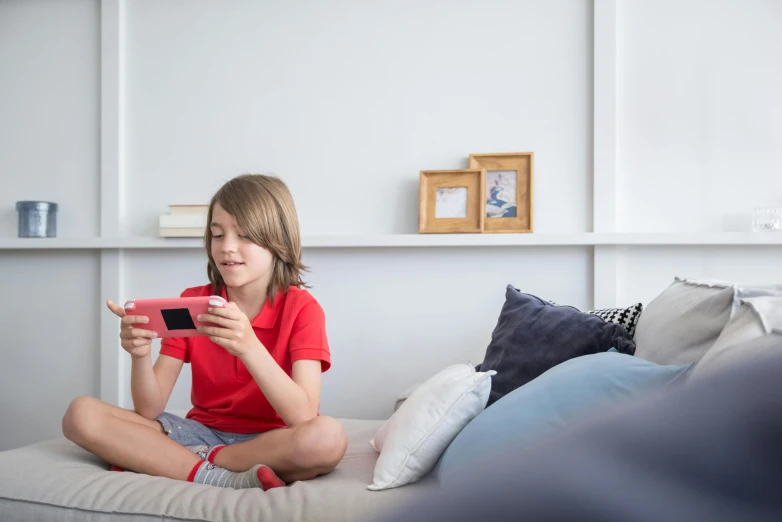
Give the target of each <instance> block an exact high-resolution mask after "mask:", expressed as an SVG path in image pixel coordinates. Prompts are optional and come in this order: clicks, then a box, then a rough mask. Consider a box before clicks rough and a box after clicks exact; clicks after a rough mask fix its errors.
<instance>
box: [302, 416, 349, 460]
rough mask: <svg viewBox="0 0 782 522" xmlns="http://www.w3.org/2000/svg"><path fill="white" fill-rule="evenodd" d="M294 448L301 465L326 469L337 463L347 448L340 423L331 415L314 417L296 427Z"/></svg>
mask: <svg viewBox="0 0 782 522" xmlns="http://www.w3.org/2000/svg"><path fill="white" fill-rule="evenodd" d="M296 439H297V440H296V444H295V446H296V450H297V451H295V452H294V455H295V456H296V455H298V456H299V457H300V458H301V459H302V461H303V462H301V465H302V467H311V468H317V469H328V470H329V471H330V470H331V469H333V468H335V467H336V466H337V464H339V461H340V460H342V457H343V456H344V455H345V451H346V449H347V444H348V443H347V437H346V436H345V431H344V430H343V429H342V425H341V424H340V423H339V422H338V421H337V420H335V419H333V418H331V417H316V418H314V419H312V420H311V421H309V422H307V423H305V424H303V425H302V426H299V427H298V433H297V437H296Z"/></svg>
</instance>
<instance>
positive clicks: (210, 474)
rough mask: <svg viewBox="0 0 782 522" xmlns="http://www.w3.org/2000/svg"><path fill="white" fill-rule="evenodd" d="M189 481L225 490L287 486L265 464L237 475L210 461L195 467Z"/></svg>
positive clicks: (266, 488)
mask: <svg viewBox="0 0 782 522" xmlns="http://www.w3.org/2000/svg"><path fill="white" fill-rule="evenodd" d="M187 480H188V481H190V482H197V483H199V484H209V485H211V486H219V487H223V488H234V489H244V488H262V489H263V490H264V491H266V490H268V489H272V488H278V487H281V486H284V485H285V482H283V481H282V480H280V478H279V477H278V476H277V475H276V474H275V473H274V471H272V469H271V468H270V467H269V466H264V465H263V464H258V465H256V466H254V467H253V468H252V469H250V470H247V471H244V472H241V473H237V472H235V471H229V470H227V469H225V468H221V467H218V466H215V465H214V464H212V463H210V462H208V461H202V462H199V463H198V464H196V465H195V466H193V470H192V471H191V472H190V476H189V477H187Z"/></svg>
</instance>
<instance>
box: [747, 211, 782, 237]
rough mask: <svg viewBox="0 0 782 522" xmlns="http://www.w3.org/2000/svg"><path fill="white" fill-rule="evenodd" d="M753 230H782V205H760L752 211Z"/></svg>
mask: <svg viewBox="0 0 782 522" xmlns="http://www.w3.org/2000/svg"><path fill="white" fill-rule="evenodd" d="M752 231H753V232H782V207H758V208H755V209H753V211H752Z"/></svg>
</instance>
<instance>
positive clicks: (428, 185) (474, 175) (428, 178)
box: [418, 169, 486, 234]
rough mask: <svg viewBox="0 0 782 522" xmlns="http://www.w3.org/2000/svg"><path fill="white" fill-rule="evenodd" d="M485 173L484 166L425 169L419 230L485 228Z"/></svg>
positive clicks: (471, 230) (475, 230)
mask: <svg viewBox="0 0 782 522" xmlns="http://www.w3.org/2000/svg"><path fill="white" fill-rule="evenodd" d="M485 174H486V173H485V172H484V171H483V170H482V169H462V170H422V171H421V178H420V184H419V201H418V233H419V234H451V233H463V234H470V233H473V234H480V233H481V232H483V222H484V219H483V216H484V214H485V212H484V209H483V202H484V200H485V199H486V194H485V187H486V179H485Z"/></svg>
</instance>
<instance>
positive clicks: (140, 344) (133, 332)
mask: <svg viewBox="0 0 782 522" xmlns="http://www.w3.org/2000/svg"><path fill="white" fill-rule="evenodd" d="M106 306H108V307H109V310H111V312H112V313H113V314H114V315H116V316H117V317H119V318H120V319H121V321H120V330H119V338H120V339H122V348H124V349H125V351H126V352H128V353H129V354H130V355H131V356H132V357H135V358H138V359H141V358H143V357H146V356H147V355H149V352H150V351H151V350H152V339H154V338H155V337H157V334H156V333H155V332H153V331H152V330H142V329H140V328H133V325H135V324H144V323H147V322H149V319H148V318H147V317H146V316H143V315H127V314H126V313H125V309H124V308H123V307H121V306H120V305H118V304H117V303H115V302H113V301H112V300H111V299H109V300H107V301H106Z"/></svg>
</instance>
